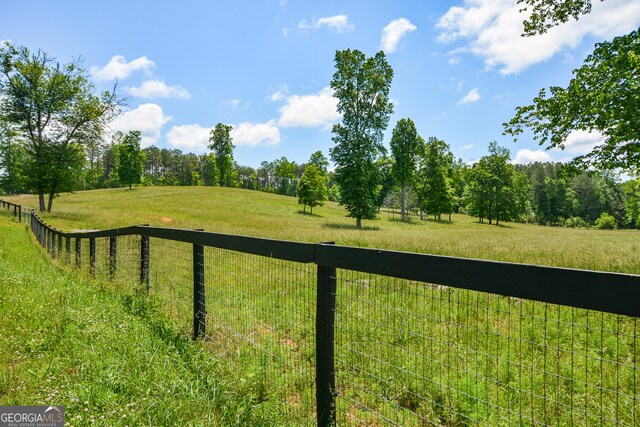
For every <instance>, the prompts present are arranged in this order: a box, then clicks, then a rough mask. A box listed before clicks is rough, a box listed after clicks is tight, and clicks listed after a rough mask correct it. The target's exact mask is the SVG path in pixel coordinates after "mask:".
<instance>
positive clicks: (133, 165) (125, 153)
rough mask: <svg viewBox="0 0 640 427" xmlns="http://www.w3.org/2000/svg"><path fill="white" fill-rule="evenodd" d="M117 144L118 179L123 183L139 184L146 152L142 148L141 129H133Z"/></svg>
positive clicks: (129, 184)
mask: <svg viewBox="0 0 640 427" xmlns="http://www.w3.org/2000/svg"><path fill="white" fill-rule="evenodd" d="M119 139H120V143H119V144H118V145H117V146H116V153H117V157H118V161H117V164H118V179H119V180H120V182H121V183H122V184H125V185H128V186H129V189H131V186H132V185H133V184H139V183H140V179H141V178H142V171H143V166H144V152H143V151H142V150H140V141H141V139H142V137H141V136H140V131H138V130H132V131H129V132H128V133H127V134H126V135H124V136H122V135H121V138H119Z"/></svg>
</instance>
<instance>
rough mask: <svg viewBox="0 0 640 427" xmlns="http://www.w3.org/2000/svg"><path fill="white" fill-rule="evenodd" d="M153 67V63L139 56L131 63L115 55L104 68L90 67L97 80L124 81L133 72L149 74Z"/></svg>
mask: <svg viewBox="0 0 640 427" xmlns="http://www.w3.org/2000/svg"><path fill="white" fill-rule="evenodd" d="M155 66H156V64H155V62H153V61H151V60H150V59H149V58H147V57H146V56H141V57H140V58H136V59H134V60H133V61H131V62H127V60H126V59H125V57H124V56H122V55H115V56H114V57H113V58H111V60H110V61H109V63H108V64H107V65H105V66H104V67H102V68H100V67H97V66H94V67H91V74H92V75H93V77H94V78H95V79H97V80H113V79H124V78H127V77H129V75H130V74H131V73H133V72H134V71H138V70H142V71H144V72H145V73H146V74H149V73H150V72H151V69H152V68H154V67H155Z"/></svg>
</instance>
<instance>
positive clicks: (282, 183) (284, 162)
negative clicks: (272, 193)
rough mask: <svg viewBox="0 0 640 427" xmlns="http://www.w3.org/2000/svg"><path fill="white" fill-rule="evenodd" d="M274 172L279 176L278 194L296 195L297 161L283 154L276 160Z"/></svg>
mask: <svg viewBox="0 0 640 427" xmlns="http://www.w3.org/2000/svg"><path fill="white" fill-rule="evenodd" d="M274 172H275V174H276V177H277V178H278V194H284V195H288V196H295V192H296V174H295V172H296V162H293V161H289V159H287V158H286V157H285V156H282V157H280V158H279V159H278V160H276V161H275V162H274Z"/></svg>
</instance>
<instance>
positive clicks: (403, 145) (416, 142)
mask: <svg viewBox="0 0 640 427" xmlns="http://www.w3.org/2000/svg"><path fill="white" fill-rule="evenodd" d="M390 145H391V154H392V156H393V167H392V169H391V170H392V174H393V179H394V181H395V183H396V184H397V185H398V187H399V188H400V212H401V215H402V220H403V221H404V220H405V219H406V212H407V209H406V199H407V197H406V196H407V191H408V190H409V187H410V186H412V185H413V183H414V180H415V176H416V165H417V163H418V156H419V154H420V151H421V150H422V148H423V139H422V138H421V137H420V135H418V131H417V130H416V125H415V124H414V123H413V120H411V119H400V120H398V123H396V127H395V128H393V134H392V136H391V143H390Z"/></svg>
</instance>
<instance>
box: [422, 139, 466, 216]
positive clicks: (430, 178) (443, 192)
mask: <svg viewBox="0 0 640 427" xmlns="http://www.w3.org/2000/svg"><path fill="white" fill-rule="evenodd" d="M423 144H424V147H423V149H422V155H421V159H420V170H419V172H418V182H417V185H416V190H417V192H418V200H419V202H420V207H421V210H423V211H424V212H427V213H428V214H431V215H433V216H434V218H435V219H441V215H442V214H443V213H446V214H451V213H452V212H453V208H454V204H455V198H456V196H455V192H454V189H453V186H452V179H451V176H452V174H453V171H452V169H453V154H451V150H450V149H449V145H448V144H447V143H446V142H444V141H442V140H441V139H438V138H434V137H431V138H429V140H428V141H427V142H426V143H423Z"/></svg>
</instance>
